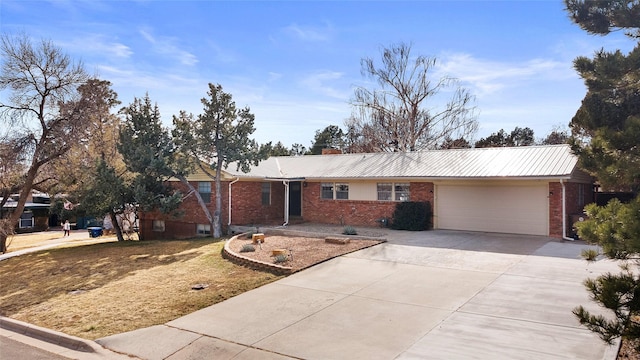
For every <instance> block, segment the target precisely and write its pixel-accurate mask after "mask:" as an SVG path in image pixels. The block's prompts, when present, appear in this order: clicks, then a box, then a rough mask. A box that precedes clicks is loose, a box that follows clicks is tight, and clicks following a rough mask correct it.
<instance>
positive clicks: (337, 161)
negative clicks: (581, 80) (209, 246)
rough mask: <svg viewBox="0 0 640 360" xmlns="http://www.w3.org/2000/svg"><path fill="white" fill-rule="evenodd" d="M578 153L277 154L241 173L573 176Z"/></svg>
mask: <svg viewBox="0 0 640 360" xmlns="http://www.w3.org/2000/svg"><path fill="white" fill-rule="evenodd" d="M576 165H577V157H576V156H575V155H574V154H573V153H572V152H571V148H570V147H569V145H548V146H522V147H502V148H478V149H476V148H473V149H450V150H429V151H419V152H407V153H366V154H337V155H306V156H280V157H271V158H269V159H267V160H264V161H262V162H260V164H259V165H258V166H255V167H252V169H251V171H250V172H249V173H242V172H241V171H235V168H236V167H235V166H234V165H233V164H232V165H230V166H229V169H228V170H227V171H226V172H227V173H228V174H229V175H231V176H234V177H240V178H277V179H288V178H312V179H323V178H326V179H341V178H349V179H354V178H355V179H358V178H362V179H366V178H404V177H407V178H429V179H437V178H443V179H450V178H460V179H464V178H522V177H550V178H552V177H556V178H558V177H569V176H570V175H571V173H572V172H573V171H574V169H575V168H576Z"/></svg>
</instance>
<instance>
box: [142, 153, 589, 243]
mask: <svg viewBox="0 0 640 360" xmlns="http://www.w3.org/2000/svg"><path fill="white" fill-rule="evenodd" d="M188 179H189V180H190V182H191V183H192V184H193V185H194V187H195V188H196V189H198V190H199V192H200V193H201V195H203V198H205V201H207V202H209V203H210V209H211V212H212V213H213V209H214V206H215V205H214V194H213V193H212V189H213V188H214V182H213V181H212V180H211V179H210V178H209V177H207V176H206V175H204V174H202V173H195V174H193V175H192V176H190V177H189V178H188ZM174 184H175V186H176V187H177V188H180V189H181V190H182V191H183V192H184V193H187V191H186V188H185V187H184V186H182V185H181V184H180V183H179V182H177V181H176V182H175V183H174ZM222 199H223V209H222V224H223V225H224V226H229V225H264V224H281V225H287V224H288V223H289V222H290V221H305V222H314V223H327V224H340V225H353V226H378V221H379V220H380V219H381V218H390V217H391V216H392V214H393V211H394V209H395V206H396V203H397V202H400V201H407V200H410V201H428V202H430V203H431V206H432V209H433V226H434V228H436V229H452V230H467V231H486V232H499V233H513V234H531V235H542V236H551V237H557V238H561V237H564V236H568V235H570V233H571V225H572V224H570V221H571V218H570V216H571V215H573V214H578V213H581V212H582V209H583V207H584V205H585V204H587V203H590V202H592V201H593V181H592V178H591V177H590V176H589V175H587V174H586V173H584V172H582V171H580V170H579V169H578V168H577V158H576V156H575V155H573V154H572V153H571V149H570V148H569V146H568V145H552V146H526V147H510V148H481V149H453V150H432V151H421V152H409V153H373V154H331V155H310V156H297V157H271V158H269V159H267V160H264V161H262V162H260V164H259V165H258V166H255V167H252V169H251V171H250V172H249V173H246V174H245V173H242V172H241V171H237V170H236V168H235V166H233V165H232V166H230V167H229V168H228V169H227V170H226V171H225V172H224V178H223V186H222ZM229 204H231V206H229ZM182 210H183V212H184V216H183V217H181V218H177V219H172V218H168V217H162V216H161V215H159V214H143V215H142V217H141V231H142V232H143V235H144V236H145V237H146V238H149V239H151V238H174V237H193V236H196V235H208V234H210V227H209V225H208V222H207V220H206V218H205V216H204V215H203V214H202V211H201V210H200V207H199V206H198V204H197V201H196V199H195V197H193V196H191V197H187V199H185V201H184V202H183V204H182Z"/></svg>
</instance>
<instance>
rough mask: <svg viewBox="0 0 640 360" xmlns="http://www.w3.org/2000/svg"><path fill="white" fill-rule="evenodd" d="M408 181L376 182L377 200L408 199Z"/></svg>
mask: <svg viewBox="0 0 640 360" xmlns="http://www.w3.org/2000/svg"><path fill="white" fill-rule="evenodd" d="M410 198H411V196H410V193H409V183H378V200H380V201H391V200H395V201H409V199H410Z"/></svg>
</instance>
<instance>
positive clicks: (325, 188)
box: [320, 183, 333, 200]
mask: <svg viewBox="0 0 640 360" xmlns="http://www.w3.org/2000/svg"><path fill="white" fill-rule="evenodd" d="M320 186H321V190H320V191H321V193H320V198H321V199H330V200H333V183H322V184H321V185H320Z"/></svg>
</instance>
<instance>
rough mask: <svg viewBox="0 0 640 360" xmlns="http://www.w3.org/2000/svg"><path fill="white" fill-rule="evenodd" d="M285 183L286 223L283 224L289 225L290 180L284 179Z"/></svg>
mask: <svg viewBox="0 0 640 360" xmlns="http://www.w3.org/2000/svg"><path fill="white" fill-rule="evenodd" d="M282 184H283V185H284V223H283V224H282V226H287V225H289V180H282Z"/></svg>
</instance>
